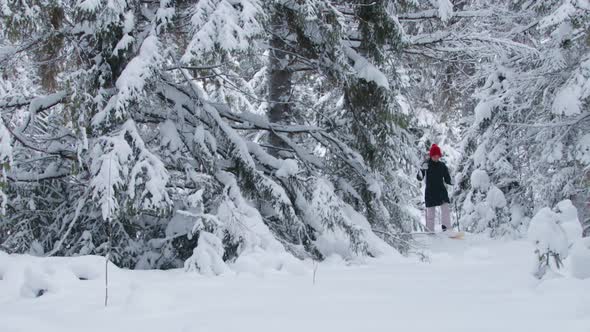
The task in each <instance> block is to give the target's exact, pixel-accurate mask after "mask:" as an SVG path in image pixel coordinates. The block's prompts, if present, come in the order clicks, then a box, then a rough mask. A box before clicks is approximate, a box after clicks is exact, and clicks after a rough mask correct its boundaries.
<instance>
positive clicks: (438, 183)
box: [417, 144, 451, 232]
mask: <svg viewBox="0 0 590 332" xmlns="http://www.w3.org/2000/svg"><path fill="white" fill-rule="evenodd" d="M441 157H442V152H441V150H440V148H439V147H438V145H436V144H432V146H431V147H430V152H429V158H428V159H426V160H425V161H424V162H423V163H422V165H421V166H420V171H419V172H418V176H417V178H418V181H422V180H423V179H424V178H426V193H425V195H424V196H425V197H424V202H425V203H426V230H427V231H428V232H434V217H435V213H436V210H435V209H436V207H437V206H440V210H441V219H442V220H441V223H442V229H443V232H444V231H446V230H451V212H450V210H449V203H450V200H449V194H448V193H447V188H446V187H445V183H446V184H448V185H451V176H450V175H449V169H448V168H447V165H445V163H444V162H442V161H441V160H440V158H441Z"/></svg>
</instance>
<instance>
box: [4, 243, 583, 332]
mask: <svg viewBox="0 0 590 332" xmlns="http://www.w3.org/2000/svg"><path fill="white" fill-rule="evenodd" d="M422 243H423V245H424V248H425V249H424V250H425V252H426V253H428V254H429V256H430V262H420V261H419V260H417V259H416V258H415V257H412V258H401V257H399V258H391V257H389V258H387V259H378V260H369V261H366V262H365V263H363V264H353V265H348V266H346V265H344V264H342V262H335V261H331V262H330V261H327V262H324V263H321V264H320V265H319V266H318V268H317V274H316V282H315V284H313V282H312V276H313V268H312V264H311V263H309V264H308V265H306V266H305V267H304V268H302V269H301V273H299V274H297V273H293V272H289V273H287V272H267V273H264V274H263V275H251V274H239V275H235V274H232V275H223V276H219V277H206V276H202V275H198V274H195V273H186V272H184V271H181V270H172V271H127V270H118V269H116V268H114V267H113V268H112V269H111V273H110V295H109V299H110V303H109V307H108V308H106V309H105V308H104V304H103V301H104V275H103V274H102V273H103V269H104V261H103V259H102V258H100V257H77V258H34V257H30V256H17V255H14V256H8V255H6V254H3V253H0V331H2V332H16V331H26V332H33V331H43V332H66V331H76V332H79V331H84V332H90V331H101V332H104V331H109V332H116V331H142V332H150V331H158V332H161V331H165V332H176V331H207V332H208V331H228V332H233V331H273V332H275V331H276V332H279V331H280V332H282V331H298V332H300V331H326V332H328V331H338V332H340V331H437V332H444V331H519V332H522V331H536V332H541V331H564V332H573V331H586V332H587V331H590V279H586V280H578V279H574V278H570V277H568V276H567V273H566V276H563V277H562V276H560V277H555V276H554V277H552V278H549V279H546V280H543V281H538V280H536V279H535V278H533V277H532V276H531V274H530V270H531V269H530V267H531V264H530V263H531V257H532V251H533V248H532V246H531V245H530V244H528V243H527V242H524V241H492V240H489V239H485V238H480V237H475V236H470V235H468V236H466V238H465V239H464V240H451V239H443V238H430V237H424V239H423V240H422ZM79 277H83V278H87V279H88V280H80V279H79ZM38 288H45V289H47V290H48V291H47V292H46V293H45V294H44V295H42V296H40V297H38V298H35V297H34V294H35V293H36V289H38Z"/></svg>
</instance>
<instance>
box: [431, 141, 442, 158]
mask: <svg viewBox="0 0 590 332" xmlns="http://www.w3.org/2000/svg"><path fill="white" fill-rule="evenodd" d="M429 154H430V158H432V157H434V156H439V157H442V152H441V151H440V148H439V147H438V145H436V144H432V146H431V147H430V152H429Z"/></svg>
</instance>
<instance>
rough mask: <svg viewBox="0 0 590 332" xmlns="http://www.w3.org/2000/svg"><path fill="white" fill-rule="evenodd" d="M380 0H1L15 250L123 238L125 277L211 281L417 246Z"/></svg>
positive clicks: (81, 250)
mask: <svg viewBox="0 0 590 332" xmlns="http://www.w3.org/2000/svg"><path fill="white" fill-rule="evenodd" d="M367 4H368V2H367ZM367 4H365V2H364V1H359V3H358V4H357V3H356V2H355V3H347V2H342V3H340V2H334V3H329V2H324V1H286V0H282V1H273V2H272V3H262V2H259V1H256V0H243V1H224V0H217V1H214V0H209V1H205V0H204V1H198V2H195V3H191V2H183V1H170V0H161V1H154V2H141V1H130V0H117V1H90V0H86V1H76V2H71V3H67V4H66V3H54V2H45V1H33V2H32V3H30V4H26V3H21V2H10V1H8V2H7V1H3V2H2V4H1V6H0V8H1V9H0V10H1V11H2V17H3V21H2V23H1V26H0V28H1V29H0V30H1V31H2V32H1V35H0V41H1V42H2V44H1V46H0V47H1V52H0V62H1V63H2V68H3V71H2V75H3V76H2V80H1V81H0V84H1V85H0V88H1V90H0V92H1V96H0V107H1V110H2V119H3V123H4V124H3V125H2V126H0V147H1V148H2V150H1V151H0V153H1V154H0V157H1V161H2V162H3V165H6V166H3V167H4V168H3V178H4V184H5V186H4V187H3V189H2V193H3V195H2V204H3V206H5V207H6V212H5V214H3V216H2V222H1V223H0V241H1V244H2V248H3V250H6V251H9V252H29V253H33V254H37V255H66V256H71V255H82V254H104V253H105V252H106V251H107V249H108V248H107V240H108V239H109V238H110V239H111V243H110V245H109V246H110V249H109V250H110V251H111V257H112V259H113V260H114V261H115V262H116V263H117V264H119V265H121V266H126V267H135V268H171V267H181V266H184V267H185V268H187V269H188V270H194V269H196V270H199V271H201V272H203V273H207V274H219V273H222V272H224V271H226V268H227V267H226V265H232V266H233V267H234V268H236V269H242V268H243V269H248V268H250V267H252V266H256V268H260V269H265V268H281V267H282V266H285V262H288V261H289V260H292V259H293V257H297V258H313V259H322V258H324V257H326V256H329V255H332V254H339V255H341V256H344V257H346V258H353V257H355V256H359V255H360V256H363V255H369V256H377V255H381V254H385V253H387V252H391V251H393V250H394V249H397V250H399V251H402V252H405V251H407V250H408V249H409V247H408V242H407V241H406V240H404V239H402V237H401V236H396V235H395V234H396V233H399V232H407V231H409V230H411V227H413V225H414V223H416V220H415V219H414V218H413V217H411V215H410V214H409V213H408V210H407V204H408V203H407V201H408V199H407V198H408V197H411V196H412V195H413V194H415V191H413V189H411V188H410V189H407V185H406V183H405V181H407V180H405V179H406V178H407V177H405V176H404V172H405V171H407V170H408V168H409V165H413V164H414V163H415V160H416V159H415V150H414V149H413V148H412V146H411V144H412V138H411V136H410V135H409V134H408V133H407V132H406V131H405V130H404V129H403V128H402V126H401V124H402V123H403V116H402V115H401V114H399V110H398V106H397V102H396V99H395V94H396V89H395V86H392V85H391V84H390V82H389V80H388V78H387V76H386V75H385V74H384V73H383V72H382V71H381V70H380V69H379V66H380V64H382V63H383V61H384V58H383V54H384V52H396V50H397V49H398V48H399V46H400V45H401V41H400V29H399V26H398V25H397V23H396V20H395V6H394V2H388V1H386V2H384V3H383V4H379V5H371V6H368V5H367ZM352 12H355V13H356V15H350V13H352ZM359 18H362V19H359ZM277 19H278V21H276V20H277ZM273 22H275V23H276V22H280V23H281V24H279V25H276V24H274V23H273ZM351 31H353V32H352V33H351ZM277 36H279V37H281V36H282V37H281V38H279V39H280V40H279V39H277ZM283 37H288V38H283ZM396 43H397V44H396ZM269 45H270V46H269ZM277 59H279V60H280V61H276V60H277ZM323 78H327V80H324V81H322V80H323ZM281 79H282V81H281ZM301 82H303V83H301ZM265 83H266V88H265ZM278 83H281V84H278ZM285 84H286V85H285ZM285 87H290V88H287V89H285ZM318 91H320V93H319V95H320V96H321V98H320V99H319V101H316V100H313V97H312V95H313V94H315V93H317V92H318ZM312 101H313V103H315V105H313V108H312V107H309V105H308V104H306V103H309V102H312ZM286 106H288V107H286ZM316 109H320V110H321V111H325V113H323V114H322V113H321V112H316V111H315V110H316ZM267 110H269V111H268V112H267ZM286 110H293V111H296V112H294V113H295V114H296V115H291V113H285V111H286ZM280 112H283V114H281V113H280ZM265 113H268V114H265ZM374 230H377V231H379V234H380V235H381V236H382V237H383V238H379V237H378V236H376V235H375V233H373V231H374ZM392 247H393V248H392Z"/></svg>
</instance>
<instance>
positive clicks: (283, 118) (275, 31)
mask: <svg viewBox="0 0 590 332" xmlns="http://www.w3.org/2000/svg"><path fill="white" fill-rule="evenodd" d="M271 31H272V37H271V40H270V47H271V49H270V68H269V80H268V91H269V99H270V102H269V110H268V118H269V120H270V121H271V122H273V123H286V122H287V121H288V119H289V115H290V113H291V106H290V104H289V102H290V99H291V86H292V82H291V80H292V77H293V72H292V71H291V70H290V69H289V65H290V61H291V59H290V57H289V54H288V53H287V52H285V51H286V50H287V48H288V45H287V42H286V38H287V37H288V34H289V27H288V26H287V19H286V17H285V15H284V13H282V12H281V10H280V8H276V9H275V11H274V13H273V17H272V27H271ZM268 143H269V144H270V145H271V146H272V147H274V148H271V149H270V151H269V152H270V153H271V154H272V155H274V156H278V155H279V153H280V151H281V149H282V148H284V147H285V143H284V142H283V141H282V140H281V138H280V137H278V136H277V135H276V134H275V133H272V132H271V133H270V135H269V138H268Z"/></svg>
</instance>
